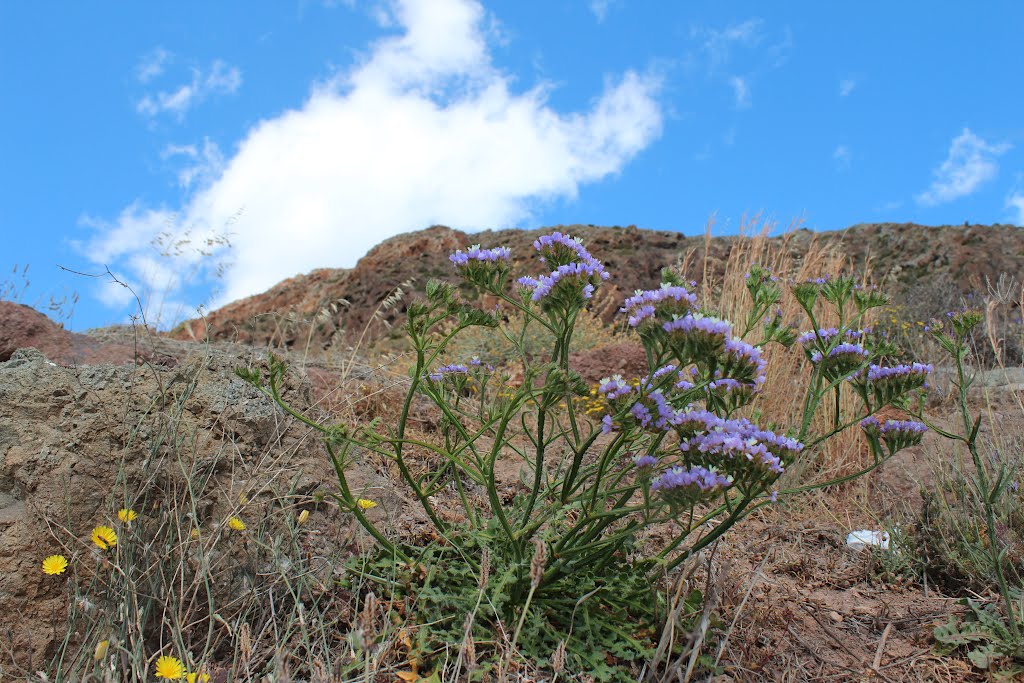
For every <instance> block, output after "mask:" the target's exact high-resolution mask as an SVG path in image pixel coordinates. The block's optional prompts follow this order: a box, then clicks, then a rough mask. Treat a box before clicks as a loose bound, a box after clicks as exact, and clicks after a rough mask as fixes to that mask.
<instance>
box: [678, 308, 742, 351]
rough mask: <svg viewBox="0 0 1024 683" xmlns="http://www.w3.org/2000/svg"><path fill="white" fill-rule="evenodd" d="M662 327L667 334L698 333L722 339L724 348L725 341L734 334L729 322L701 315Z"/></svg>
mask: <svg viewBox="0 0 1024 683" xmlns="http://www.w3.org/2000/svg"><path fill="white" fill-rule="evenodd" d="M661 327H662V329H664V330H665V331H666V332H681V333H683V334H689V333H691V332H696V333H700V334H705V335H708V336H711V337H721V343H722V345H723V346H724V345H725V340H726V339H727V338H728V337H729V335H730V333H731V332H732V325H730V324H729V322H728V321H726V320H719V319H718V318H712V317H711V316H703V315H700V314H697V315H692V314H687V315H684V316H683V317H682V318H676V319H675V320H670V321H669V322H667V323H665V324H664V325H662V326H661Z"/></svg>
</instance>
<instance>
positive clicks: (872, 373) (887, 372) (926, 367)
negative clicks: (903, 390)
mask: <svg viewBox="0 0 1024 683" xmlns="http://www.w3.org/2000/svg"><path fill="white" fill-rule="evenodd" d="M934 369H935V368H934V367H933V366H932V364H931V363H928V364H925V363H911V364H910V365H905V364H904V365H894V366H892V367H891V368H885V367H882V366H880V365H871V366H869V367H868V381H869V382H878V381H881V380H886V379H901V378H911V377H913V378H921V379H922V380H924V379H927V377H928V375H930V374H931V372H932V371H933V370H934Z"/></svg>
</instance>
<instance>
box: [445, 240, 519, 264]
mask: <svg viewBox="0 0 1024 683" xmlns="http://www.w3.org/2000/svg"><path fill="white" fill-rule="evenodd" d="M511 257H512V250H511V249H509V248H508V247H495V248H493V249H481V248H480V245H479V244H474V245H473V246H471V247H470V248H469V249H467V250H466V251H465V252H463V251H462V250H461V249H458V250H456V251H455V253H454V254H452V255H451V256H449V257H448V260H449V261H451V262H452V263H454V264H455V265H456V266H465V265H467V264H468V263H469V262H470V261H480V262H482V263H497V262H498V261H508V260H509V258H511Z"/></svg>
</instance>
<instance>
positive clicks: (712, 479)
mask: <svg viewBox="0 0 1024 683" xmlns="http://www.w3.org/2000/svg"><path fill="white" fill-rule="evenodd" d="M731 484H732V480H730V479H729V478H728V477H724V476H722V475H721V474H719V473H718V472H714V471H712V470H709V469H705V468H703V467H700V466H694V467H691V468H689V469H685V468H683V467H673V468H672V469H670V470H668V471H667V472H665V473H664V474H662V475H661V476H660V477H658V478H657V479H655V480H654V481H652V482H651V490H652V491H661V492H662V493H670V492H675V491H678V490H679V489H687V488H691V487H694V488H696V489H698V490H699V491H701V492H702V493H706V492H708V491H712V490H714V489H724V488H726V487H728V486H730V485H731Z"/></svg>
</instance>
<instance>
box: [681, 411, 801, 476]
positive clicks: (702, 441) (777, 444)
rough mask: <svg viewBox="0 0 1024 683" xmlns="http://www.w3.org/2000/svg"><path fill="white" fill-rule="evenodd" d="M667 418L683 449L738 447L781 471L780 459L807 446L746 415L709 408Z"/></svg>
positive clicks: (792, 456)
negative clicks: (728, 415)
mask: <svg viewBox="0 0 1024 683" xmlns="http://www.w3.org/2000/svg"><path fill="white" fill-rule="evenodd" d="M667 422H668V424H670V425H671V426H673V427H675V429H676V431H678V432H679V434H680V437H681V444H680V448H682V450H683V451H690V450H694V449H695V450H696V451H697V452H700V453H710V452H716V453H722V452H724V451H723V449H724V450H730V449H732V450H735V449H739V450H741V451H744V452H747V453H749V455H750V457H751V458H754V457H757V458H760V459H761V462H762V464H764V465H766V466H768V468H769V469H770V470H771V471H779V472H781V471H782V470H781V463H782V462H784V461H788V460H792V459H793V458H795V457H796V456H797V455H798V454H799V453H800V452H801V451H802V450H803V449H804V445H803V444H802V443H800V442H799V441H797V440H796V439H792V438H790V437H788V436H782V435H780V434H776V433H775V432H771V431H768V430H766V429H760V428H759V427H758V426H757V425H755V424H754V423H753V422H751V421H750V420H748V419H746V418H740V419H737V420H727V419H725V418H721V417H719V416H717V415H715V414H714V413H712V412H709V411H707V410H687V411H681V412H679V413H676V414H675V415H673V416H672V418H671V419H669V420H668V421H667ZM684 444H685V446H684ZM776 467H779V468H780V469H778V470H776V469H775V468H776Z"/></svg>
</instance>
